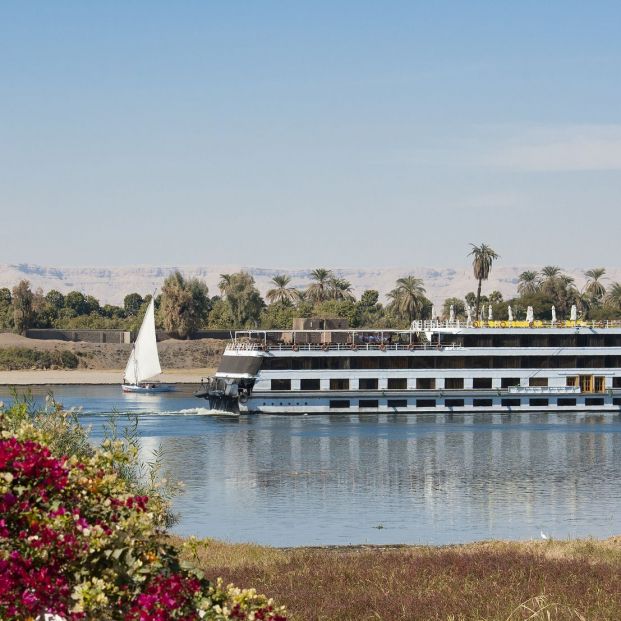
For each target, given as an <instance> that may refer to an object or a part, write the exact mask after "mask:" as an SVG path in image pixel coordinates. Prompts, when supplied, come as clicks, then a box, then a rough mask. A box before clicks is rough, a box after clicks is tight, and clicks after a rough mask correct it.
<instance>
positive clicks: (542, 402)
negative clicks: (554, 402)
mask: <svg viewBox="0 0 621 621" xmlns="http://www.w3.org/2000/svg"><path fill="white" fill-rule="evenodd" d="M528 404H529V405H530V406H531V407H533V406H535V407H541V406H544V407H545V406H547V405H548V400H547V399H542V398H534V399H529V401H528Z"/></svg>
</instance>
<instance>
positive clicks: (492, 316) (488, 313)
mask: <svg viewBox="0 0 621 621" xmlns="http://www.w3.org/2000/svg"><path fill="white" fill-rule="evenodd" d="M487 318H488V319H489V321H491V320H492V319H493V318H494V315H493V313H492V305H491V304H490V305H489V306H488V307H487Z"/></svg>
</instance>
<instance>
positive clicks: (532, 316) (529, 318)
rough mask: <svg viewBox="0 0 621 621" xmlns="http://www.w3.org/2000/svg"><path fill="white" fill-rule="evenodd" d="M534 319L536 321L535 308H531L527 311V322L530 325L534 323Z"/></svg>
mask: <svg viewBox="0 0 621 621" xmlns="http://www.w3.org/2000/svg"><path fill="white" fill-rule="evenodd" d="M534 319H535V314H534V313H533V307H532V306H529V307H528V308H527V309H526V321H528V322H529V323H530V322H531V321H534Z"/></svg>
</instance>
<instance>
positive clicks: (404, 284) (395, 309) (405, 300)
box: [388, 276, 428, 322]
mask: <svg viewBox="0 0 621 621" xmlns="http://www.w3.org/2000/svg"><path fill="white" fill-rule="evenodd" d="M396 284H397V286H396V287H395V288H394V289H393V290H392V291H390V292H389V293H388V298H389V299H390V304H389V309H390V311H391V312H392V313H393V314H394V315H395V316H396V317H397V318H399V319H402V320H407V321H408V322H412V320H413V319H415V318H417V317H422V316H423V311H424V309H425V306H426V305H427V303H428V300H427V298H426V297H425V287H424V286H423V281H422V279H420V278H415V277H414V276H405V277H404V278H399V279H398V280H397V283H396Z"/></svg>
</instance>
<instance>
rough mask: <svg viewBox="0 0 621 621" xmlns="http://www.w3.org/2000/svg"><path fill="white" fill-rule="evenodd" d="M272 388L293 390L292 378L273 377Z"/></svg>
mask: <svg viewBox="0 0 621 621" xmlns="http://www.w3.org/2000/svg"><path fill="white" fill-rule="evenodd" d="M272 390H291V380H290V379H273V380H272Z"/></svg>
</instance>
